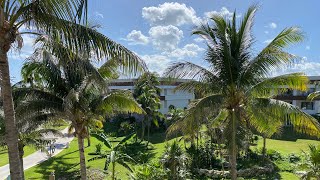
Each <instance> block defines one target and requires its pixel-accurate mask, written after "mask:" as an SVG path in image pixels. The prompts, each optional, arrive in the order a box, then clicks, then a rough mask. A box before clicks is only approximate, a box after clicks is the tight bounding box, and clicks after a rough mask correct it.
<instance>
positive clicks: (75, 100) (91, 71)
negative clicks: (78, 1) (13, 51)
mask: <svg viewBox="0 0 320 180" xmlns="http://www.w3.org/2000/svg"><path fill="white" fill-rule="evenodd" d="M40 42H42V41H40ZM42 43H44V44H42V45H43V46H42V48H39V49H37V50H36V51H35V53H34V54H33V55H32V56H31V57H30V58H29V61H27V62H26V64H25V65H24V67H23V70H25V69H28V70H26V71H27V72H30V73H29V75H30V76H31V77H33V76H34V74H38V75H40V76H41V78H40V79H41V80H42V84H44V85H45V90H41V89H40V90H39V89H34V88H22V89H20V90H19V91H20V93H21V94H27V95H28V97H29V98H30V99H34V101H30V102H25V103H24V104H23V106H22V105H21V107H24V111H43V109H46V110H49V111H50V112H52V113H54V114H55V116H56V117H57V118H63V119H64V120H66V121H69V122H70V128H69V129H70V131H72V130H74V134H75V136H77V138H78V146H79V153H80V168H81V178H82V179H86V161H85V155H84V138H87V137H88V134H89V132H88V127H94V126H97V127H100V128H101V127H102V123H101V121H103V120H104V116H106V115H112V114H114V113H127V112H136V113H142V112H143V110H142V109H141V108H140V107H139V105H138V104H137V103H136V101H135V100H134V99H133V97H132V95H131V93H130V92H128V91H112V92H110V91H109V90H108V88H107V85H106V80H107V79H105V78H107V77H109V75H110V74H112V73H111V72H110V71H109V69H114V67H115V69H116V68H119V65H120V62H119V61H118V60H117V59H113V60H110V61H107V62H106V63H105V64H104V65H103V66H102V67H101V68H100V70H98V69H97V68H95V67H94V66H93V65H92V64H91V63H90V60H89V59H88V57H85V56H82V57H80V56H79V55H76V54H74V53H72V51H70V49H67V48H65V47H63V46H61V44H58V43H56V42H53V41H49V42H47V40H44V42H42ZM47 43H48V44H47ZM49 51H50V52H49ZM66 53H68V54H69V55H66ZM70 54H72V55H70ZM71 57H72V58H71ZM69 58H71V59H69ZM108 65H109V66H108ZM127 66H128V64H122V68H126V67H127ZM120 67H121V66H120ZM129 68H130V66H129ZM126 69H128V68H126ZM26 77H28V76H26Z"/></svg>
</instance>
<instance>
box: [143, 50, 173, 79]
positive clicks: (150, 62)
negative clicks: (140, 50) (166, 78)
mask: <svg viewBox="0 0 320 180" xmlns="http://www.w3.org/2000/svg"><path fill="white" fill-rule="evenodd" d="M140 57H141V59H143V60H144V61H145V63H146V64H147V66H148V68H149V70H150V71H151V72H156V73H158V74H159V75H162V74H163V72H164V70H165V69H166V68H167V67H168V65H169V63H170V59H169V58H168V57H167V56H164V55H158V54H154V55H142V56H140Z"/></svg>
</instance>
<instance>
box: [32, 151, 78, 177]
mask: <svg viewBox="0 0 320 180" xmlns="http://www.w3.org/2000/svg"><path fill="white" fill-rule="evenodd" d="M78 159H79V158H77V157H74V158H66V157H65V155H62V156H59V157H52V158H50V159H49V160H47V161H45V162H43V163H41V164H40V166H39V168H37V169H36V170H35V172H36V173H39V174H42V177H41V178H28V179H48V178H49V175H50V174H51V172H53V171H54V173H55V177H56V179H77V178H78V175H79V173H78V171H76V170H75V169H74V167H76V166H78V165H79V163H66V162H68V160H73V161H69V162H77V161H78Z"/></svg>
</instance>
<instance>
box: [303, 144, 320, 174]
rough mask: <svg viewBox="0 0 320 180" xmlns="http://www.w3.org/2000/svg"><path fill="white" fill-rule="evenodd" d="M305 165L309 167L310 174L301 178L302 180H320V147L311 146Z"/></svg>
mask: <svg viewBox="0 0 320 180" xmlns="http://www.w3.org/2000/svg"><path fill="white" fill-rule="evenodd" d="M304 165H305V166H307V168H308V172H307V173H306V174H305V175H303V176H302V177H301V178H302V179H307V180H309V179H312V178H316V179H317V180H319V179H320V146H318V147H316V146H315V145H311V144H310V145H309V154H308V156H307V162H306V163H305V164H304Z"/></svg>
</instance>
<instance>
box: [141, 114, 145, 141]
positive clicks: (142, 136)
mask: <svg viewBox="0 0 320 180" xmlns="http://www.w3.org/2000/svg"><path fill="white" fill-rule="evenodd" d="M141 128H142V132H141V139H142V141H143V140H144V129H145V127H144V118H143V120H142V121H141Z"/></svg>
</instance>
